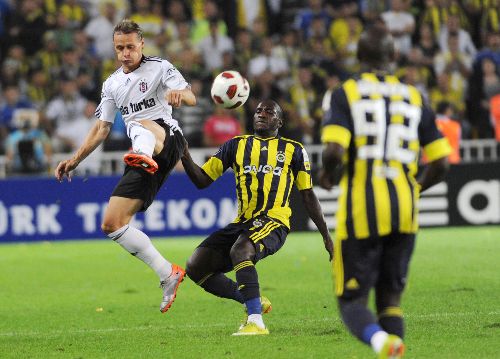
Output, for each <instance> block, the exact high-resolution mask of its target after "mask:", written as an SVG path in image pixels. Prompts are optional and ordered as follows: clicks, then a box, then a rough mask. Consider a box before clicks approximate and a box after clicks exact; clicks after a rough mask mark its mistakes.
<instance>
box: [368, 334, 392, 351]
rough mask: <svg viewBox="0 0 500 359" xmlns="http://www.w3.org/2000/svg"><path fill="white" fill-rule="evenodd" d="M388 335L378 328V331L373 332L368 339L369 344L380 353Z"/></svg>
mask: <svg viewBox="0 0 500 359" xmlns="http://www.w3.org/2000/svg"><path fill="white" fill-rule="evenodd" d="M388 336H389V334H387V333H386V332H384V331H383V330H379V331H378V332H375V334H373V335H372V337H371V339H370V344H371V345H372V348H373V350H374V351H375V353H380V351H381V350H382V347H383V346H384V343H385V341H386V340H387V337H388Z"/></svg>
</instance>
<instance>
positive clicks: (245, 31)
mask: <svg viewBox="0 0 500 359" xmlns="http://www.w3.org/2000/svg"><path fill="white" fill-rule="evenodd" d="M499 16H500V0H488V1H468V0H461V1H459V0H342V1H338V0H259V1H256V0H190V1H181V0H166V1H160V0H50V1H48V0H20V1H13V0H0V153H5V151H6V148H7V138H9V137H10V138H11V140H9V143H10V144H11V145H12V143H13V142H12V141H13V140H12V138H13V137H12V136H11V135H13V134H14V133H15V134H16V136H14V138H15V137H20V135H21V133H22V134H23V136H24V135H26V133H27V132H26V130H27V129H25V128H24V129H22V128H19V127H16V126H15V125H14V124H13V123H12V118H13V116H14V114H15V112H16V111H17V110H24V109H35V110H37V111H38V113H39V120H38V124H37V126H36V131H39V132H38V133H37V136H39V137H40V138H43V141H42V140H41V142H40V143H44V144H45V143H46V142H47V141H48V142H49V144H50V147H51V148H54V151H55V152H61V151H70V150H72V149H74V146H77V143H78V141H77V139H76V138H75V137H72V136H73V135H74V134H75V133H76V132H75V131H73V132H72V131H70V130H68V129H71V128H77V127H78V128H80V129H82V133H83V132H85V131H83V129H84V128H85V127H86V126H89V125H90V124H91V123H92V122H93V121H94V119H93V116H92V115H91V113H90V108H92V106H95V103H98V102H99V100H100V92H101V89H100V86H101V85H102V82H103V81H104V80H105V79H106V78H107V77H108V76H109V75H110V74H111V73H113V72H114V71H115V70H116V69H117V68H118V67H119V64H118V63H117V61H116V60H115V54H114V49H113V43H112V32H113V27H114V25H115V24H116V23H117V22H118V21H119V20H120V19H122V18H124V17H129V18H131V19H133V20H135V21H137V22H138V23H139V24H140V25H141V26H142V28H143V29H144V35H145V41H146V49H145V53H146V55H150V56H160V57H164V58H166V59H168V60H169V61H171V62H172V63H173V64H174V65H175V66H178V67H179V68H182V72H183V74H185V75H186V78H187V80H188V81H189V82H190V83H191V85H192V88H193V91H195V92H196V94H197V97H198V104H197V106H195V107H193V108H184V107H181V108H180V109H176V110H175V111H174V116H175V118H176V119H178V120H179V122H180V123H181V125H182V127H183V130H184V132H185V135H186V138H187V139H188V141H189V143H190V146H191V147H192V148H196V147H203V146H207V145H209V146H216V145H217V144H218V143H220V141H222V138H226V137H227V136H229V135H233V134H236V133H238V134H240V133H243V134H245V133H250V132H252V114H253V111H254V109H255V107H256V105H257V104H258V102H259V101H261V100H262V99H266V98H273V99H275V100H277V101H278V102H279V103H280V105H281V106H282V107H283V110H284V112H285V115H286V118H287V121H286V123H285V126H284V128H283V129H282V132H281V133H282V135H284V136H288V137H290V138H292V139H295V140H299V141H304V142H306V143H310V144H317V143H318V141H319V124H320V122H321V119H322V116H323V113H324V111H325V108H326V107H327V105H328V101H327V99H328V96H327V95H325V94H328V93H330V92H331V91H332V90H333V89H334V88H335V86H338V84H339V83H340V82H341V81H343V80H344V79H346V78H347V77H348V76H350V75H352V74H355V73H356V72H357V71H359V70H360V68H359V63H358V61H357V58H356V50H357V49H356V46H357V41H358V39H359V36H360V34H361V32H362V31H363V29H364V28H365V27H366V26H367V25H368V24H369V23H371V22H378V23H379V24H381V25H383V26H386V27H387V28H388V30H389V31H391V33H392V34H393V36H394V38H395V40H396V44H397V49H398V53H399V56H398V60H397V62H396V63H394V64H393V68H392V69H391V70H393V71H394V73H395V74H396V76H398V77H399V78H400V80H401V81H404V82H406V83H409V84H412V85H414V86H416V87H418V88H419V89H420V90H421V91H422V93H424V95H425V96H426V97H427V100H428V101H429V103H430V104H431V106H432V107H433V108H434V110H435V111H437V112H439V114H440V116H441V117H443V118H445V117H446V118H450V119H452V120H451V122H452V123H457V124H459V125H460V127H461V130H460V131H459V132H460V137H461V139H475V138H490V139H491V138H497V139H498V140H500V109H499V104H500V85H499V75H500V73H499V71H500V70H499V69H500V20H499V19H500V17H499ZM229 69H234V70H238V71H240V72H241V73H242V74H243V75H244V76H246V77H247V78H248V80H249V81H250V85H251V93H250V98H249V100H248V101H247V103H246V104H245V106H244V107H243V108H240V109H236V110H232V111H224V110H222V109H220V108H214V106H213V102H212V100H211V98H210V85H211V81H212V79H213V78H214V76H216V75H217V73H218V72H219V71H221V70H229ZM444 104H446V111H445V110H444V109H443V106H444ZM450 111H451V113H450ZM443 123H444V122H443ZM30 130H33V129H30ZM23 131H24V132H23ZM36 131H35V132H36ZM43 134H45V135H46V136H48V135H50V137H47V138H45V137H43ZM224 136H226V137H224ZM37 146H38V145H37ZM37 146H35V147H36V148H39V147H37ZM129 146H130V143H129V140H128V138H127V137H126V135H125V130H124V125H123V121H122V119H121V115H120V113H119V112H117V114H116V119H115V123H114V125H113V128H112V132H111V134H110V137H109V138H108V140H107V141H106V142H105V145H104V148H103V149H104V151H114V150H126V149H128V147H129ZM10 148H11V149H12V148H14V150H16V148H17V147H16V146H14V147H12V146H10ZM42 148H48V147H47V146H45V145H44V146H42ZM37 151H38V150H37ZM35 152H36V151H35ZM46 152H47V151H46ZM46 156H47V154H46ZM11 160H12V158H11ZM42 162H43V161H42ZM12 163H14V162H12ZM88 171H89V172H92V171H99V169H98V168H91V169H89V170H88Z"/></svg>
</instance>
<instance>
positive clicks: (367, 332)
mask: <svg viewBox="0 0 500 359" xmlns="http://www.w3.org/2000/svg"><path fill="white" fill-rule="evenodd" d="M380 330H383V329H382V328H381V327H380V325H378V324H376V323H373V324H368V325H367V326H366V327H365V328H364V329H363V334H362V335H361V340H362V341H363V342H364V343H366V344H368V345H370V339H371V338H372V336H373V334H375V333H376V332H378V331H380Z"/></svg>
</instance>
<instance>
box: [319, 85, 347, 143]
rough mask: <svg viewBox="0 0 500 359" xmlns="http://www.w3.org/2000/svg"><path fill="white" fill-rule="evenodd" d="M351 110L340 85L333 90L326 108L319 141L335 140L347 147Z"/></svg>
mask: <svg viewBox="0 0 500 359" xmlns="http://www.w3.org/2000/svg"><path fill="white" fill-rule="evenodd" d="M350 118H351V110H350V108H349V103H348V102H347V97H346V94H345V91H344V89H343V88H342V87H340V88H338V89H336V90H335V91H333V93H332V95H331V99H330V106H329V108H327V110H326V112H325V115H324V119H323V129H322V133H321V142H322V143H329V142H335V143H338V144H340V145H341V146H343V147H345V148H347V147H348V146H349V143H350V141H351V136H352V121H351V120H350Z"/></svg>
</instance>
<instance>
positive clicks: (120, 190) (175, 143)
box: [111, 120, 184, 211]
mask: <svg viewBox="0 0 500 359" xmlns="http://www.w3.org/2000/svg"><path fill="white" fill-rule="evenodd" d="M155 122H156V123H157V124H159V125H160V126H161V127H163V128H164V129H165V132H166V136H165V142H164V146H163V150H162V151H161V152H160V153H159V154H157V155H156V156H153V159H154V160H155V161H156V163H158V171H156V172H155V174H154V175H151V174H149V173H147V172H146V171H144V170H142V169H140V168H137V167H132V166H128V165H127V166H126V167H125V172H124V173H123V176H122V178H121V179H120V181H119V182H118V184H117V185H116V187H115V189H114V190H113V193H112V194H111V196H117V197H125V198H134V199H142V200H143V201H144V204H143V206H142V208H141V209H140V211H145V210H146V209H147V208H148V207H149V206H150V205H151V203H153V200H154V198H155V196H156V194H157V193H158V191H159V190H160V188H161V186H162V185H163V183H164V182H165V180H166V179H167V178H168V175H169V174H170V172H172V169H173V168H174V167H175V165H176V164H177V162H179V160H180V158H181V156H182V153H183V151H184V137H183V136H182V133H181V132H180V131H172V132H173V135H172V134H171V132H170V127H169V126H168V125H167V124H166V123H165V122H163V121H162V120H156V121H155Z"/></svg>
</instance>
